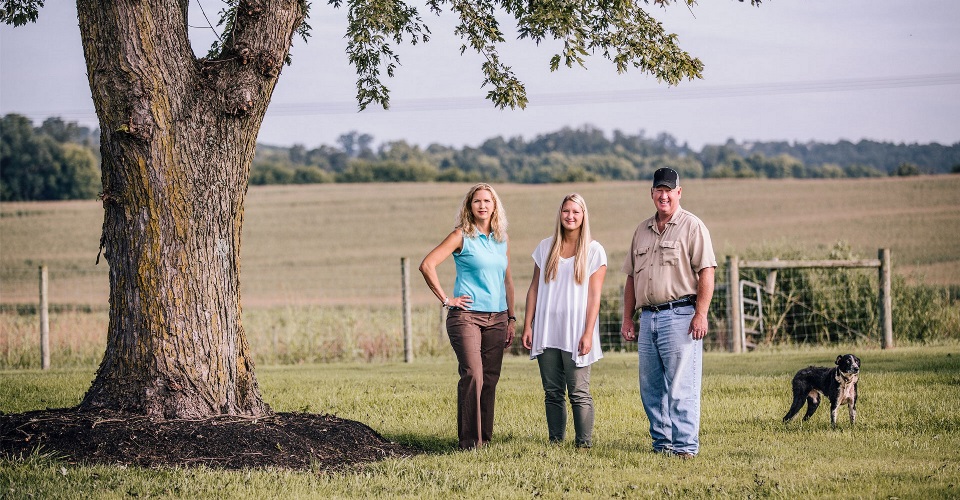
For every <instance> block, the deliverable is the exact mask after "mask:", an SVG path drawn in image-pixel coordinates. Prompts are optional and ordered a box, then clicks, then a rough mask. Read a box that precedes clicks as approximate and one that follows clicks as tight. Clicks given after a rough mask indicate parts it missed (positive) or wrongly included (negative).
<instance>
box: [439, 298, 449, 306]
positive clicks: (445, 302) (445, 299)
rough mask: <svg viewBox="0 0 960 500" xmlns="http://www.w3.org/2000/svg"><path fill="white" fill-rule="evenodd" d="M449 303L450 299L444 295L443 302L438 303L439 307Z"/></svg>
mask: <svg viewBox="0 0 960 500" xmlns="http://www.w3.org/2000/svg"><path fill="white" fill-rule="evenodd" d="M449 303H450V299H448V298H447V297H444V298H443V304H440V307H447V304H449Z"/></svg>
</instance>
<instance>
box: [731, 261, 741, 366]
mask: <svg viewBox="0 0 960 500" xmlns="http://www.w3.org/2000/svg"><path fill="white" fill-rule="evenodd" d="M727 274H728V276H727V282H728V283H729V288H728V289H727V310H728V311H729V313H728V314H727V327H728V328H727V330H728V331H729V332H730V350H731V351H733V352H744V346H743V328H742V325H741V324H740V258H739V257H737V256H736V255H728V256H727Z"/></svg>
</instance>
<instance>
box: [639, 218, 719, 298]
mask: <svg viewBox="0 0 960 500" xmlns="http://www.w3.org/2000/svg"><path fill="white" fill-rule="evenodd" d="M706 267H717V258H716V256H715V255H714V254H713V242H712V241H711V240H710V232H709V231H708V230H707V226H706V225H704V224H703V221H701V220H700V219H699V218H697V216H696V215H693V214H692V213H690V212H688V211H686V210H684V209H682V208H679V207H677V211H676V212H674V214H673V217H672V218H671V219H670V222H667V225H666V227H665V228H664V230H663V232H662V233H661V232H659V231H658V230H657V216H656V214H654V216H653V217H650V218H649V219H647V220H645V221H643V222H641V223H640V225H639V226H637V230H636V232H635V233H634V234H633V243H632V244H631V246H630V251H629V252H628V253H627V258H626V259H625V260H624V262H623V268H622V270H623V272H624V274H627V275H630V276H633V288H634V292H635V293H636V297H637V308H640V307H642V306H648V305H655V304H662V303H664V302H669V301H671V300H676V299H679V298H681V297H684V296H686V295H696V293H697V280H698V275H697V273H699V272H700V270H701V269H703V268H706Z"/></svg>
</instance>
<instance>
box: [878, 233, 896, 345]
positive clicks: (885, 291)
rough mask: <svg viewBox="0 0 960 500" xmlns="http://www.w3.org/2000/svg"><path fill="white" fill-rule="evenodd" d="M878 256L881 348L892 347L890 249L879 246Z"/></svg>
mask: <svg viewBox="0 0 960 500" xmlns="http://www.w3.org/2000/svg"><path fill="white" fill-rule="evenodd" d="M878 257H879V258H880V329H881V333H882V335H883V336H882V337H881V339H880V348H881V349H890V348H892V347H893V295H892V287H891V278H890V277H891V271H892V270H891V265H890V264H891V263H890V249H889V248H881V249H880V251H879V255H878Z"/></svg>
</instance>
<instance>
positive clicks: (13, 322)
mask: <svg viewBox="0 0 960 500" xmlns="http://www.w3.org/2000/svg"><path fill="white" fill-rule="evenodd" d="M375 265H380V266H382V267H383V269H382V273H383V274H384V276H386V277H385V278H384V279H382V280H379V281H377V282H376V283H358V282H357V281H356V280H352V279H350V273H351V269H350V268H349V267H345V268H342V269H340V271H339V272H338V273H337V275H330V273H329V272H328V271H326V270H328V269H329V268H328V267H325V268H324V269H325V272H323V273H321V272H320V270H313V269H309V268H306V269H302V268H301V269H298V270H297V272H296V273H290V272H289V269H286V266H283V265H277V266H264V267H261V268H253V269H244V274H243V277H244V278H246V279H242V280H241V283H242V285H241V286H242V297H243V324H244V330H245V333H246V335H247V338H248V342H249V344H250V346H251V349H252V350H253V351H254V356H255V359H257V360H258V362H261V363H268V364H272V363H300V362H327V361H342V360H358V359H360V360H369V361H375V360H401V359H403V358H404V335H403V315H402V300H403V299H402V291H401V276H400V272H399V266H398V265H397V263H377V264H375ZM414 274H416V273H414ZM441 274H443V273H441ZM448 274H449V273H448ZM38 275H39V272H38V267H34V266H21V267H15V266H12V267H9V268H5V269H3V270H2V275H0V368H17V367H39V364H40V356H39V347H38V346H39V333H38V332H39V326H38V325H39V317H38V304H39V298H38V293H39V292H38V290H39V287H38V281H39V278H38ZM48 276H49V299H48V302H49V304H50V317H49V321H50V339H51V348H52V349H53V351H54V352H53V364H54V366H65V365H66V366H72V365H88V364H95V363H96V362H97V361H99V357H100V356H101V355H102V352H103V347H104V345H105V338H106V329H107V320H108V280H107V272H106V266H100V267H98V268H95V269H94V270H78V269H71V268H66V267H56V266H52V265H51V266H50V267H49V272H48ZM271 276H284V277H285V278H284V279H282V280H281V279H271ZM291 276H294V277H295V278H291ZM716 276H717V284H716V287H715V292H714V296H713V300H712V302H711V306H710V312H709V321H710V334H709V335H708V336H707V338H705V339H704V346H705V348H706V349H708V350H731V349H733V348H734V347H735V345H737V342H736V339H737V338H738V337H742V339H743V347H744V348H745V349H751V348H757V347H762V346H771V345H779V344H797V343H833V342H851V341H852V342H866V343H870V344H876V345H880V344H881V341H882V338H881V336H882V334H881V325H880V322H881V312H880V310H879V306H878V304H879V300H878V297H879V293H880V283H879V279H878V273H877V271H876V269H869V268H868V269H863V268H840V269H837V268H823V269H821V268H811V269H782V270H779V271H776V272H774V273H772V272H771V271H770V270H765V269H743V270H741V271H740V272H739V277H740V287H738V288H739V289H738V290H734V291H732V290H731V289H730V286H729V283H727V282H726V280H725V279H724V278H725V277H727V269H726V264H721V265H720V267H719V268H718V269H717V273H716ZM418 278H419V277H416V278H414V279H413V284H412V286H411V304H412V307H411V312H412V317H411V321H410V324H411V326H412V335H413V352H414V353H415V355H416V356H438V355H448V354H449V344H448V342H447V339H446V333H445V329H444V315H443V310H442V309H441V308H440V307H439V306H438V304H437V303H436V299H435V297H433V295H432V294H431V293H430V292H429V290H427V287H426V286H425V285H423V284H422V283H420V282H419V279H418ZM441 279H442V280H443V282H444V283H445V284H447V283H450V284H451V286H450V288H452V281H453V277H452V275H449V276H444V275H441ZM623 281H624V280H623V279H622V277H621V276H620V275H619V272H616V271H615V270H611V271H609V272H608V276H607V279H606V284H605V286H604V291H603V296H602V303H601V312H600V332H601V348H602V349H603V350H605V351H612V350H616V351H635V350H636V344H635V343H631V342H626V341H624V340H623V339H622V337H621V336H620V330H621V324H620V323H621V317H622V287H623ZM526 285H527V282H525V281H522V280H517V291H516V292H517V293H516V296H517V315H518V317H519V318H520V321H519V322H518V327H517V340H519V335H520V333H521V332H520V328H521V327H522V318H523V299H524V297H525V293H526ZM731 293H737V294H738V297H740V306H739V308H738V309H739V310H738V311H736V312H737V313H738V314H734V312H735V311H732V310H731V304H732V303H735V302H734V301H731V300H730V299H731V297H730V294H731ZM737 317H738V318H739V327H738V325H736V324H734V323H735V321H734V318H737ZM741 331H742V332H743V333H740V332H741ZM511 350H512V352H513V353H515V354H518V355H522V354H525V351H524V350H523V349H522V347H521V346H520V343H519V341H517V342H514V346H513V347H512V348H511Z"/></svg>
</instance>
